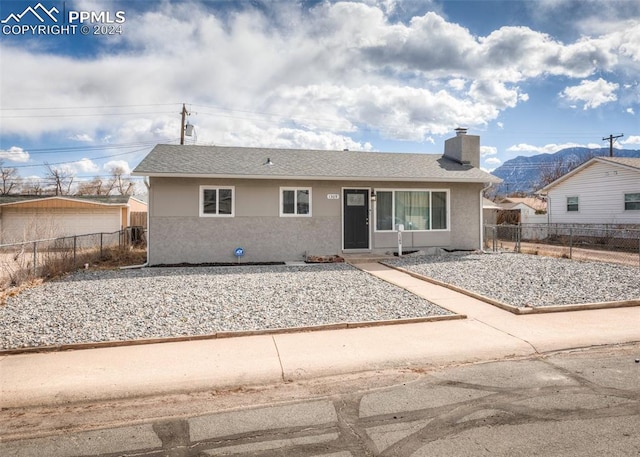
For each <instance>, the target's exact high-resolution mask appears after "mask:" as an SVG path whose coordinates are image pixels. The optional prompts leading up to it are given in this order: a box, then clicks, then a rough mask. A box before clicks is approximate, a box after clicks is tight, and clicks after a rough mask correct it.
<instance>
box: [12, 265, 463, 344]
mask: <svg viewBox="0 0 640 457" xmlns="http://www.w3.org/2000/svg"><path fill="white" fill-rule="evenodd" d="M448 314H451V313H450V312H448V311H446V310H444V309H442V308H440V307H438V306H436V305H433V304H432V303H429V302H428V301H426V300H424V299H421V298H419V297H417V296H415V295H413V294H411V293H409V292H407V291H405V290H404V289H401V288H398V287H395V286H393V285H391V284H388V283H386V282H384V281H382V280H379V279H377V278H375V277H373V276H371V275H369V274H367V273H364V272H362V271H360V270H358V269H356V268H354V267H351V266H349V265H345V264H320V265H308V266H239V267H185V268H146V269H142V270H110V271H79V272H77V273H74V274H72V275H70V276H68V277H67V278H65V279H63V280H60V281H52V282H49V283H45V284H43V285H42V286H39V287H35V288H32V289H28V290H26V291H24V292H23V293H21V294H20V295H18V296H16V297H12V298H10V299H9V300H8V301H7V304H6V305H5V306H0V328H1V329H2V335H1V337H0V348H2V349H9V348H19V347H34V346H49V345H60V344H72V343H87V342H100V341H122V340H133V339H140V338H157V337H172V336H185V335H187V336H195V335H206V334H212V333H216V332H219V331H241V330H262V329H274V328H285V327H287V328H288V327H301V326H313V325H321V324H333V323H339V322H363V321H378V320H388V319H400V318H413V317H427V316H435V315H448Z"/></svg>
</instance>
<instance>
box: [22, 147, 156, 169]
mask: <svg viewBox="0 0 640 457" xmlns="http://www.w3.org/2000/svg"><path fill="white" fill-rule="evenodd" d="M146 150H147V148H140V149H136V150H135V151H129V152H122V153H120V154H111V155H107V156H101V157H86V158H87V159H89V160H101V159H110V158H111V157H120V156H124V155H128V154H135V153H136V152H141V151H146ZM80 160H82V159H76V160H67V161H64V162H51V163H48V164H47V165H66V164H70V163H77V162H79V161H80ZM44 165H45V164H44V163H39V164H31V165H14V166H12V167H11V168H34V167H42V166H44Z"/></svg>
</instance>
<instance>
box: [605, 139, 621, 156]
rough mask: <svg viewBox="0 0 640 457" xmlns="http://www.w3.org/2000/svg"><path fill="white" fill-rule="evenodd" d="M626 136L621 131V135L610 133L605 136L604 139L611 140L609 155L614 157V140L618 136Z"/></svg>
mask: <svg viewBox="0 0 640 457" xmlns="http://www.w3.org/2000/svg"><path fill="white" fill-rule="evenodd" d="M623 136H624V133H621V134H620V135H615V136H614V135H609V136H605V137H604V138H603V139H602V141H607V140H609V157H613V141H614V140H615V139H617V138H622V137H623Z"/></svg>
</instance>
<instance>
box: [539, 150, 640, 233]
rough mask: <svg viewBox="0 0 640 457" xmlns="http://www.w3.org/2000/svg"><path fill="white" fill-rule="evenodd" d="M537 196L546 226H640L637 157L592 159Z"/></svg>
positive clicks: (639, 188) (639, 173) (542, 190)
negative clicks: (545, 209) (543, 201)
mask: <svg viewBox="0 0 640 457" xmlns="http://www.w3.org/2000/svg"><path fill="white" fill-rule="evenodd" d="M537 193H538V194H541V195H545V196H546V197H547V200H548V218H549V222H550V223H580V224H640V158H626V157H625V158H623V157H595V158H593V159H591V160H589V161H588V162H585V163H584V164H582V165H581V166H579V167H578V168H576V169H574V170H573V171H571V172H569V173H567V174H566V175H564V176H562V177H560V178H559V179H557V180H555V181H554V182H552V183H550V184H548V185H547V186H545V187H543V188H542V189H540V190H539V191H538V192H537Z"/></svg>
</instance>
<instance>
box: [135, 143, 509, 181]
mask: <svg viewBox="0 0 640 457" xmlns="http://www.w3.org/2000/svg"><path fill="white" fill-rule="evenodd" d="M132 174H134V175H142V176H152V177H160V176H166V177H190V178H244V179H312V180H341V181H416V182H425V181H431V182H476V183H488V182H493V183H498V182H501V180H500V179H499V178H497V177H495V176H493V175H491V174H489V173H487V172H485V171H483V170H481V169H479V168H475V167H472V166H470V165H463V164H461V163H459V162H456V161H455V160H452V159H449V158H447V157H445V156H443V155H442V154H415V153H413V154H409V153H389V152H362V151H324V150H310V149H280V148H246V147H233V146H199V145H169V144H159V145H157V146H156V147H155V148H153V150H152V151H151V152H150V153H149V154H148V155H147V156H146V157H145V158H144V159H143V160H142V162H140V164H139V165H138V166H137V167H136V168H135V170H134V171H133V173H132Z"/></svg>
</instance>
